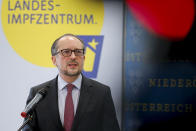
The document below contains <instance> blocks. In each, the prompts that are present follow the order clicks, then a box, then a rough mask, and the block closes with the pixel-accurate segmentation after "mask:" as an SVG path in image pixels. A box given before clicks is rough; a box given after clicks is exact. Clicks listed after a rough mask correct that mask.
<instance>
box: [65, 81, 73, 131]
mask: <svg viewBox="0 0 196 131" xmlns="http://www.w3.org/2000/svg"><path fill="white" fill-rule="evenodd" d="M66 87H67V96H66V102H65V112H64V128H65V131H71V127H72V123H73V120H74V105H73V99H72V89H73V87H74V85H72V84H67V85H66Z"/></svg>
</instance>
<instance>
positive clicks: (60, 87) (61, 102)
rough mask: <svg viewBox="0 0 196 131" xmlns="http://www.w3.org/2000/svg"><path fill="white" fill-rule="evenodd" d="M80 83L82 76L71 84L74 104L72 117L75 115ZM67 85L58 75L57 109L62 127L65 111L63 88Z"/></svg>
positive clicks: (65, 89)
mask: <svg viewBox="0 0 196 131" xmlns="http://www.w3.org/2000/svg"><path fill="white" fill-rule="evenodd" d="M81 83H82V75H81V74H80V76H79V77H78V78H77V79H76V80H75V81H74V82H73V83H71V84H73V85H74V88H73V90H72V99H73V104H74V115H75V114H76V109H77V106H78V102H79V96H80V88H81ZM67 84H68V83H67V82H66V81H64V80H63V79H62V78H61V77H60V75H58V107H59V115H60V119H61V122H62V125H64V109H65V99H66V96H67V88H66V87H65V86H66V85H67Z"/></svg>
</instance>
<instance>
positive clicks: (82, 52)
mask: <svg viewBox="0 0 196 131" xmlns="http://www.w3.org/2000/svg"><path fill="white" fill-rule="evenodd" d="M78 50H80V51H83V52H82V55H77V53H75V52H76V51H78ZM63 51H71V53H70V55H68V56H65V55H63V53H62V52H63ZM84 51H85V50H84V48H83V49H74V50H71V49H62V50H60V51H57V52H56V53H55V54H54V56H55V55H57V54H59V53H61V55H62V56H64V57H70V56H71V55H72V52H74V55H75V56H84V53H85V52H84Z"/></svg>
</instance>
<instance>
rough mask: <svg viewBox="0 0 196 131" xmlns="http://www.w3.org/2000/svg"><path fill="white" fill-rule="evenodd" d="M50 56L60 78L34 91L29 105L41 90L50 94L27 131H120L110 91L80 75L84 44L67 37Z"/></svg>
mask: <svg viewBox="0 0 196 131" xmlns="http://www.w3.org/2000/svg"><path fill="white" fill-rule="evenodd" d="M51 53H52V62H53V64H54V65H55V66H56V67H57V68H58V70H59V75H58V76H57V77H56V78H55V79H53V80H50V81H48V82H45V83H43V84H40V85H38V86H36V87H33V88H31V90H30V94H29V97H28V99H27V103H28V102H29V101H30V100H31V99H32V98H33V97H34V96H35V94H36V93H37V92H38V91H39V90H40V89H43V88H44V89H46V90H47V94H46V96H45V97H44V98H43V99H42V100H41V101H40V102H39V103H38V105H37V107H36V108H35V109H34V111H33V112H32V113H31V114H32V120H31V121H30V122H29V123H28V124H27V125H26V126H25V127H24V131H120V128H119V124H118V121H117V118H116V112H115V108H114V104H113V100H112V96H111V91H110V88H109V87H108V86H106V85H104V84H101V83H99V82H97V81H94V80H91V79H88V78H86V77H85V76H83V75H82V74H81V71H82V68H83V63H84V60H85V56H84V43H83V41H82V40H80V39H79V38H78V37H76V36H75V35H72V34H65V35H63V36H61V37H60V38H58V39H57V40H55V42H54V43H53V45H52V48H51Z"/></svg>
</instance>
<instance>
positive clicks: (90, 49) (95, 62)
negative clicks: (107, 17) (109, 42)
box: [78, 35, 104, 78]
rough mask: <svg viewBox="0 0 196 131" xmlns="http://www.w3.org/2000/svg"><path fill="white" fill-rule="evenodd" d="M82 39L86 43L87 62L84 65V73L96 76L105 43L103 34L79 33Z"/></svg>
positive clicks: (88, 75)
mask: <svg viewBox="0 0 196 131" xmlns="http://www.w3.org/2000/svg"><path fill="white" fill-rule="evenodd" d="M78 37H79V38H80V39H82V40H83V41H84V44H85V57H86V59H85V62H84V67H83V74H84V75H85V76H87V77H91V78H96V77H97V72H98V67H99V62H100V56H101V50H102V45H103V38H104V36H103V35H96V36H95V35H90V36H87V35H79V36H78Z"/></svg>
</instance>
